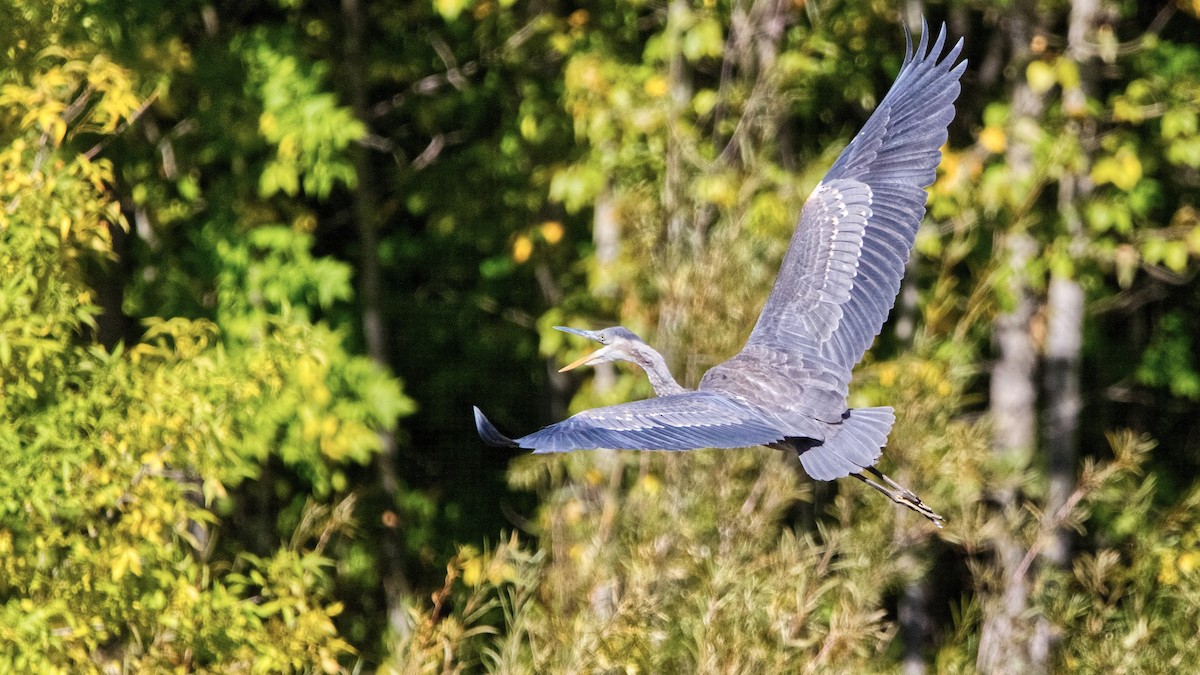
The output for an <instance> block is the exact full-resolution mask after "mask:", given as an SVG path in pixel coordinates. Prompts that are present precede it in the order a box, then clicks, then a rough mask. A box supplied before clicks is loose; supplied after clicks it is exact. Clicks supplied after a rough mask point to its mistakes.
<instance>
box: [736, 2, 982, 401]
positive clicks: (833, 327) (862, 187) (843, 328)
mask: <svg viewBox="0 0 1200 675" xmlns="http://www.w3.org/2000/svg"><path fill="white" fill-rule="evenodd" d="M924 28H925V32H924V33H922V35H921V42H920V44H919V45H918V46H917V49H916V52H915V53H912V52H910V53H908V54H906V55H905V61H904V65H903V67H902V68H901V69H900V74H899V75H897V76H896V81H895V83H894V84H892V88H891V90H890V91H888V93H887V95H886V96H885V97H884V99H883V101H882V102H880V104H879V107H878V108H877V109H876V110H875V112H874V113H873V114H872V115H871V117H870V119H868V120H867V123H866V125H865V126H864V127H863V129H862V131H861V132H859V134H858V136H856V137H855V138H854V140H853V141H851V143H850V145H848V146H847V147H846V149H845V150H844V151H843V152H842V154H841V156H839V157H838V159H837V161H836V162H834V164H833V167H832V168H831V169H830V170H829V173H828V174H826V176H825V178H824V180H822V181H821V184H820V185H818V186H817V188H816V189H815V190H814V191H813V193H812V195H811V196H809V198H808V201H807V202H805V204H804V209H803V211H802V212H801V215H800V222H799V224H798V225H797V227H796V232H795V234H794V235H793V237H792V242H791V246H790V247H789V249H788V252H787V255H786V256H785V257H784V262H783V266H782V268H781V269H780V271H779V277H778V278H777V279H776V281H775V287H774V289H773V290H772V291H771V295H770V296H769V297H768V298H767V302H766V306H765V307H763V311H762V314H761V315H760V316H759V319H758V323H757V324H756V325H755V327H754V331H753V332H752V333H751V334H750V339H749V341H748V342H747V352H750V351H752V350H751V349H750V348H752V347H754V348H756V349H755V350H753V351H758V352H760V353H761V352H762V351H764V350H765V351H769V352H777V353H783V354H790V355H793V356H800V355H803V356H804V357H805V359H804V360H807V361H816V360H819V361H821V362H823V363H825V364H826V367H828V366H833V367H836V368H842V369H844V371H845V377H846V379H847V380H848V379H849V372H850V369H851V368H853V367H854V365H855V364H856V363H858V361H859V360H860V359H861V358H862V355H863V353H864V352H865V351H866V350H867V348H868V347H870V346H871V342H872V341H874V339H875V336H876V335H878V334H879V331H880V329H881V328H882V327H883V323H884V321H885V320H887V315H888V313H889V312H890V311H891V308H892V305H893V303H894V302H895V299H896V294H897V292H898V291H899V288H900V279H901V277H902V276H903V275H904V265H905V262H906V261H907V260H908V255H909V252H910V251H911V249H912V245H913V240H914V239H915V237H916V233H917V226H918V225H919V224H920V222H921V218H922V216H923V215H924V214H925V188H926V187H928V186H929V185H930V184H931V183H933V180H934V177H935V170H936V168H937V164H938V162H939V161H940V159H941V151H940V148H941V146H942V144H943V143H945V141H946V127H947V126H948V125H949V124H950V121H951V120H952V119H953V118H954V101H955V99H956V98H958V93H959V82H958V80H959V77H960V76H961V75H962V72H963V70H964V69H965V68H966V61H965V60H964V61H960V62H958V63H955V60H956V59H957V58H958V54H959V52H960V50H961V49H962V40H959V41H958V43H957V44H955V45H954V47H952V48H951V49H950V50H949V51H948V52H947V53H946V54H945V56H944V57H943V56H942V51H943V47H944V45H945V40H946V28H945V26H943V27H942V31H941V33H940V34H939V35H938V37H937V40H936V41H935V42H934V44H933V46H932V47H930V48H928V49H927V37H928V27H927V26H925V27H924ZM911 44H912V43H911V42H909V49H910V50H911ZM939 57H940V58H939ZM799 362H800V361H799V360H797V363H799Z"/></svg>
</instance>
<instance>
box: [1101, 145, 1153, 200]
mask: <svg viewBox="0 0 1200 675" xmlns="http://www.w3.org/2000/svg"><path fill="white" fill-rule="evenodd" d="M1141 178H1142V163H1141V162H1140V161H1138V157H1137V154H1136V153H1135V152H1134V151H1133V149H1132V148H1129V147H1121V148H1120V149H1118V150H1117V152H1116V153H1114V154H1113V155H1111V156H1108V157H1101V158H1099V159H1097V160H1096V163H1095V164H1093V165H1092V180H1093V181H1095V182H1096V183H1097V184H1098V185H1103V184H1105V183H1112V184H1113V185H1115V186H1116V187H1118V188H1120V189H1121V190H1125V191H1126V192H1128V191H1129V190H1132V189H1133V187H1134V186H1135V185H1137V182H1138V181H1139V180H1141Z"/></svg>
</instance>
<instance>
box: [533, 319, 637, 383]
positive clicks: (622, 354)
mask: <svg viewBox="0 0 1200 675" xmlns="http://www.w3.org/2000/svg"><path fill="white" fill-rule="evenodd" d="M554 329H555V330H561V331H562V332H564V333H570V334H572V335H579V336H582V337H585V338H588V339H589V340H595V341H596V342H599V343H600V344H601V345H602V346H601V347H600V349H597V350H596V351H594V352H592V353H591V354H588V355H587V356H584V357H583V358H581V359H579V360H578V361H575V362H574V363H571V364H569V365H566V366H563V367H562V368H561V369H559V371H558V372H560V373H565V372H567V371H568V370H572V369H574V368H578V367H579V366H594V365H597V364H600V363H610V362H612V361H633V362H634V363H636V362H637V361H636V359H634V357H633V352H632V351H631V350H633V349H637V347H638V345H642V344H645V343H644V342H642V339H641V338H639V337H638V336H636V335H634V334H633V331H631V330H629V329H628V328H625V327H623V326H613V327H612V328H605V329H603V330H582V329H579V328H567V327H566V326H555V327H554Z"/></svg>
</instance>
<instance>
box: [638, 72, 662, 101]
mask: <svg viewBox="0 0 1200 675" xmlns="http://www.w3.org/2000/svg"><path fill="white" fill-rule="evenodd" d="M642 89H643V90H644V91H645V92H646V93H647V94H649V95H650V96H653V97H655V98H658V97H660V96H666V94H667V78H665V77H663V76H662V75H653V76H651V77H650V78H649V79H647V80H646V83H645V84H643V85H642Z"/></svg>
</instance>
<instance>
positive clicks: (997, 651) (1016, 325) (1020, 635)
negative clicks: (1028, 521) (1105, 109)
mask: <svg viewBox="0 0 1200 675" xmlns="http://www.w3.org/2000/svg"><path fill="white" fill-rule="evenodd" d="M1036 9H1037V8H1036V4H1035V2H1033V0H1019V1H1018V2H1016V3H1014V5H1013V6H1012V10H1011V11H1010V12H1009V13H1008V14H1007V15H1006V16H1005V17H1004V19H1003V24H1004V28H1005V31H1006V33H1007V36H1008V40H1009V50H1010V59H1009V62H1010V64H1012V65H1013V66H1014V68H1013V70H1014V72H1017V73H1022V74H1023V73H1024V72H1025V68H1024V66H1025V64H1026V63H1027V62H1028V60H1029V57H1030V44H1031V42H1032V40H1033V37H1034V35H1035V31H1036V30H1037V25H1036V21H1037V12H1036ZM1018 77H1020V80H1018V82H1017V83H1016V85H1015V87H1014V89H1013V104H1012V124H1011V125H1010V127H1009V128H1010V129H1013V130H1014V131H1016V130H1019V129H1020V128H1021V121H1022V120H1029V119H1032V120H1035V122H1034V123H1035V124H1036V120H1037V118H1038V117H1039V116H1040V114H1041V112H1042V109H1043V100H1042V97H1041V95H1040V94H1038V93H1036V92H1034V91H1033V90H1032V89H1031V88H1030V87H1029V85H1028V83H1027V82H1025V80H1024V78H1023V76H1018ZM1006 161H1007V163H1008V167H1009V170H1010V172H1011V174H1012V176H1013V177H1014V179H1015V181H1016V184H1017V185H1021V186H1025V187H1026V188H1027V189H1030V188H1031V184H1032V181H1033V174H1034V171H1035V166H1034V155H1033V147H1032V140H1031V139H1027V138H1024V137H1022V136H1020V135H1018V134H1017V133H1013V134H1011V138H1010V139H1009V145H1008V154H1007V157H1006ZM1010 226H1011V227H1013V229H1012V230H1011V231H1009V232H1008V233H1007V235H1005V236H1004V238H1003V242H1002V247H1001V250H1000V252H999V255H1001V256H1003V259H1004V261H1005V263H1004V264H1005V266H1006V267H1007V268H1008V270H1007V272H1008V274H1007V280H1008V281H1007V288H1004V289H1001V290H1002V291H1003V292H1004V294H1005V295H1006V296H1007V300H1008V302H1009V308H1008V309H1007V311H1005V312H1003V313H1001V314H1000V315H999V316H998V317H997V318H996V320H995V326H994V339H995V343H996V347H997V350H998V354H997V360H996V363H995V365H994V366H993V368H992V378H991V384H990V392H989V393H990V400H989V406H990V413H991V418H992V424H993V425H994V429H995V431H994V436H993V441H992V444H993V449H994V452H995V453H996V454H997V455H1001V456H1004V457H1011V458H1013V459H1014V460H1016V459H1026V458H1028V457H1029V456H1030V453H1032V452H1033V449H1034V444H1035V442H1036V439H1037V432H1036V429H1037V412H1036V405H1037V380H1036V371H1037V360H1038V359H1037V350H1036V346H1035V344H1034V340H1033V337H1032V335H1031V333H1030V329H1031V322H1032V320H1033V317H1034V314H1035V312H1036V310H1037V304H1036V300H1035V298H1034V295H1033V292H1032V290H1031V289H1030V287H1029V283H1028V280H1027V276H1026V275H1027V269H1028V266H1029V262H1030V261H1031V260H1032V259H1033V257H1034V256H1035V255H1037V243H1036V242H1035V240H1034V239H1033V237H1032V236H1030V235H1029V234H1028V233H1026V232H1025V231H1023V230H1022V229H1020V227H1021V226H1020V224H1019V223H1016V224H1010ZM1006 463H1007V462H1006ZM1012 463H1014V464H1015V463H1018V462H1015V461H1014V462H1012ZM991 499H992V501H993V502H994V503H995V505H996V508H997V510H998V511H999V512H1000V514H1001V516H1002V517H1004V518H1005V519H1008V518H1009V517H1011V518H1012V519H1013V520H1015V519H1016V516H1017V514H1018V512H1019V510H1020V509H1021V495H1020V494H1019V493H1018V491H1017V488H1016V486H1015V485H1013V484H1009V485H1004V486H1001V487H1000V488H999V489H997V490H995V491H993V493H992V494H991ZM993 547H994V554H995V564H996V573H997V576H996V583H997V587H996V589H995V593H994V594H993V596H992V597H990V598H986V599H985V600H984V603H983V613H984V619H983V627H982V629H981V635H980V640H979V654H978V657H977V665H978V667H979V670H980V671H981V672H983V673H1013V674H1017V673H1021V674H1027V673H1042V672H1045V671H1046V662H1045V661H1044V660H1035V659H1034V658H1033V655H1032V654H1031V652H1030V650H1029V639H1030V637H1031V635H1032V627H1031V626H1030V623H1031V622H1030V620H1029V617H1028V608H1029V586H1028V575H1019V574H1018V573H1017V572H1018V569H1019V567H1020V565H1021V560H1022V559H1023V558H1024V556H1025V547H1024V545H1023V544H1022V542H1021V541H1020V540H1019V539H1018V538H1017V536H1016V535H1015V533H1013V532H1012V531H1011V530H1009V529H1008V528H1001V529H1000V532H999V534H998V535H997V536H996V538H995V540H994V541H993Z"/></svg>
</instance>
